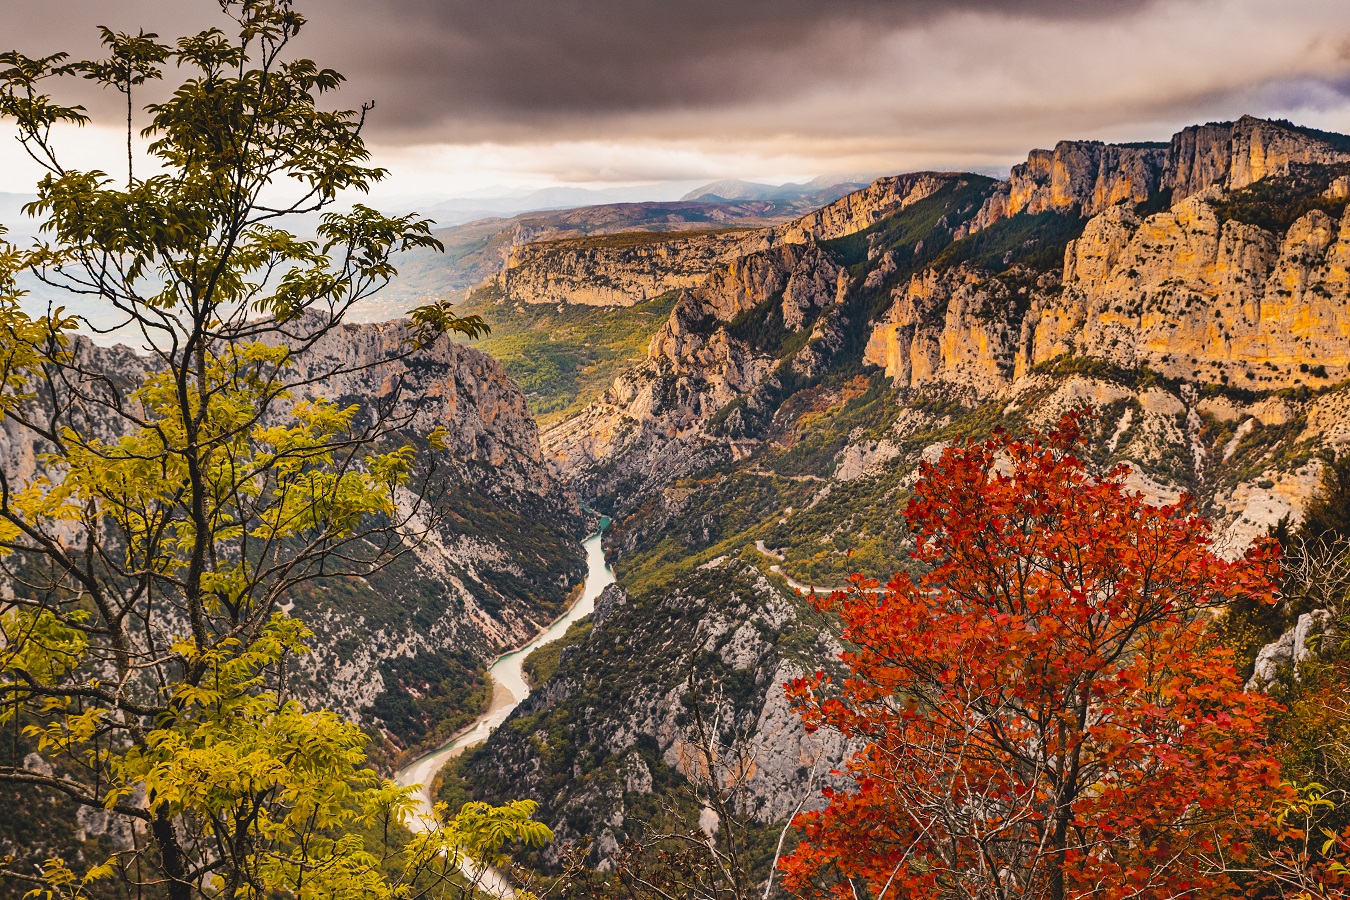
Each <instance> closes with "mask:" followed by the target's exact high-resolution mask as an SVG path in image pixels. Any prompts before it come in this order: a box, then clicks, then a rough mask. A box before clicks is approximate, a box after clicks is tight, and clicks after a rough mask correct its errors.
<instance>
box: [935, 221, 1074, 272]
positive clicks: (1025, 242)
mask: <svg viewBox="0 0 1350 900" xmlns="http://www.w3.org/2000/svg"><path fill="white" fill-rule="evenodd" d="M1086 224H1087V217H1086V216H1083V215H1081V214H1079V213H1078V212H1077V210H1074V211H1072V212H1059V211H1056V210H1047V211H1045V212H1041V213H1035V214H1032V213H1018V214H1017V215H1015V216H1011V217H1009V218H1006V219H1000V220H999V221H997V222H995V223H994V224H993V225H990V226H989V227H988V228H984V229H981V230H980V231H977V232H975V233H974V234H972V235H970V236H969V237H967V238H962V239H961V240H959V241H957V242H956V243H954V244H952V245H951V246H949V247H948V248H947V249H945V250H943V251H942V253H941V254H939V255H938V257H937V259H935V260H934V261H933V267H934V268H936V269H939V270H943V269H949V268H952V267H953V266H956V265H959V264H961V263H969V264H970V265H973V266H975V267H976V268H979V269H983V270H985V271H987V272H995V273H997V272H1003V271H1005V270H1007V269H1008V268H1010V267H1011V266H1014V265H1020V266H1026V267H1028V268H1030V269H1035V270H1039V271H1047V270H1055V269H1060V268H1062V267H1063V265H1064V250H1065V248H1066V247H1067V246H1068V245H1069V241H1072V240H1074V239H1075V238H1077V237H1078V236H1079V235H1080V234H1082V233H1083V226H1085V225H1086Z"/></svg>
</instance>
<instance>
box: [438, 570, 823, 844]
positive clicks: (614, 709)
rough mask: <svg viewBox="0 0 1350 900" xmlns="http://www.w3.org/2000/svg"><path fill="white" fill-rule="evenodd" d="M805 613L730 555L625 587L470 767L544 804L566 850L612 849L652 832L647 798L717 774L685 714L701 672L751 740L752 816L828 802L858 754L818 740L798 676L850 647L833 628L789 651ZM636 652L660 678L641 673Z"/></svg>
mask: <svg viewBox="0 0 1350 900" xmlns="http://www.w3.org/2000/svg"><path fill="white" fill-rule="evenodd" d="M802 610H803V601H802V600H801V598H797V597H794V596H792V594H791V593H790V592H787V591H785V590H784V588H782V587H781V586H775V585H774V584H772V583H770V582H769V581H768V580H767V579H766V578H765V576H764V575H763V574H761V573H760V572H759V571H757V570H756V569H755V568H754V567H752V566H748V565H746V564H744V563H742V562H739V561H737V560H733V559H728V558H725V557H724V558H719V559H715V560H712V561H710V562H708V563H706V564H704V565H703V566H702V567H700V568H699V569H698V570H697V571H696V572H695V573H694V574H693V575H692V576H691V577H689V578H688V579H686V580H684V582H683V583H682V584H681V585H680V586H679V587H677V588H676V589H674V590H672V591H668V592H667V591H661V592H658V593H653V594H649V595H645V596H639V597H628V596H626V595H625V594H623V592H622V591H619V590H618V589H611V590H610V591H608V592H607V593H606V594H605V595H604V596H603V597H601V599H600V601H599V602H598V603H597V605H596V612H595V615H594V617H593V619H592V621H593V622H594V623H595V624H594V628H593V629H592V630H591V632H590V634H589V635H588V637H587V639H586V641H585V642H584V643H582V644H579V645H575V646H570V647H568V648H566V649H565V650H564V651H563V653H562V657H561V659H560V662H559V669H558V673H557V674H556V675H555V676H554V677H553V678H552V679H550V680H549V681H548V682H547V683H546V685H545V686H544V687H543V688H542V689H541V690H539V691H536V692H535V693H533V694H531V695H530V697H529V698H528V699H527V700H526V701H525V702H524V703H523V704H522V705H521V707H520V709H519V710H518V711H517V712H516V713H515V714H514V715H513V717H512V718H511V719H510V720H509V721H508V722H507V723H506V724H505V725H503V726H502V727H501V728H499V729H498V730H497V731H496V732H494V734H493V736H492V738H491V739H490V740H489V742H488V743H487V744H486V745H484V747H483V749H482V750H481V751H479V752H477V753H474V754H473V755H472V756H470V757H469V758H468V759H467V760H466V761H465V766H464V769H466V770H469V771H472V772H473V773H474V778H475V783H476V784H477V785H478V786H479V790H480V791H481V793H482V795H483V796H486V797H489V798H491V799H493V800H504V799H508V798H512V797H518V796H522V795H523V796H529V797H534V798H536V799H538V801H539V802H540V805H541V810H540V815H541V818H543V819H544V821H547V822H549V823H550V825H551V827H552V828H553V829H554V831H555V832H557V834H558V836H559V838H560V840H558V841H555V842H554V845H553V846H554V847H557V846H559V845H561V844H564V843H566V842H567V841H568V840H575V839H576V838H578V837H586V836H589V837H592V838H594V839H595V852H596V854H597V856H600V857H604V856H607V855H608V854H610V853H612V852H613V851H614V850H615V849H617V847H618V845H619V844H620V843H622V842H623V841H624V840H626V839H627V838H628V837H631V836H633V835H634V830H633V827H634V825H638V826H641V824H642V822H643V818H644V816H643V814H642V813H640V812H639V813H638V815H637V817H636V818H637V821H636V822H633V821H630V816H632V815H633V811H634V808H635V807H636V808H637V810H641V809H643V808H644V806H643V804H644V803H645V804H646V808H650V799H649V798H648V797H647V796H646V795H649V794H651V793H653V792H654V791H660V790H662V789H663V788H665V789H668V787H669V785H670V784H671V781H672V777H673V776H674V775H675V774H676V773H678V774H679V775H681V776H684V777H688V778H695V779H697V778H701V777H707V776H706V768H705V764H703V763H702V762H701V760H702V759H703V757H702V756H701V754H700V753H699V752H698V749H697V743H696V741H697V736H696V735H695V734H694V733H693V732H692V729H691V728H690V727H689V726H688V724H687V714H686V713H685V709H686V706H685V704H686V703H687V702H689V701H690V700H691V699H692V698H691V695H690V684H691V677H690V676H691V675H692V676H693V678H692V683H693V684H694V685H696V687H697V690H698V691H699V692H700V695H699V697H698V700H699V702H701V703H702V704H703V705H704V706H705V708H711V707H714V706H715V707H716V709H717V713H716V714H715V715H716V716H717V717H718V719H719V721H720V722H722V723H723V728H722V735H721V737H722V738H723V739H724V740H728V739H729V736H731V735H733V734H734V735H735V739H736V740H739V741H740V742H741V743H740V746H743V747H745V748H748V754H747V764H746V767H745V772H746V780H745V787H746V791H745V795H744V797H743V798H742V809H741V810H740V812H741V813H742V814H743V815H745V816H746V817H747V818H749V819H750V820H752V821H755V822H760V823H765V824H767V823H773V822H778V821H781V820H782V819H784V818H786V817H787V816H789V815H791V813H792V812H793V810H794V809H795V808H796V806H797V804H798V803H799V802H803V801H806V802H805V806H804V808H807V809H811V808H815V807H816V806H818V805H819V804H820V802H821V800H820V798H819V790H820V786H821V784H822V783H824V782H825V781H827V780H828V772H829V770H830V769H832V768H835V767H837V766H838V765H839V764H840V761H841V760H842V759H843V757H844V755H845V753H846V751H847V750H848V749H849V748H848V747H847V745H846V744H845V742H844V741H843V739H842V738H841V737H840V736H839V735H838V734H830V733H825V732H819V733H817V734H814V735H808V734H806V733H805V732H804V731H803V730H802V729H801V728H800V727H799V720H798V718H797V715H796V714H795V713H794V712H792V710H791V709H790V707H789V705H788V702H787V698H786V692H785V690H784V684H785V683H786V682H787V681H789V680H791V679H793V678H797V677H800V676H801V675H803V674H805V673H806V672H807V671H812V670H813V669H814V668H815V667H816V666H817V660H818V659H829V658H831V657H834V656H836V655H837V654H838V652H839V648H838V645H837V644H836V643H835V642H834V641H833V640H832V639H831V638H830V637H829V636H828V635H821V636H820V637H819V638H818V641H817V643H815V644H811V643H809V642H806V647H805V651H806V652H805V653H802V652H797V651H793V652H785V651H783V650H782V649H780V648H779V646H777V645H780V644H782V643H785V642H784V641H783V637H785V636H787V635H790V634H793V633H794V631H795V630H796V629H798V628H799V627H801V621H800V616H801V615H802ZM635 660H640V661H641V665H642V667H643V671H644V673H645V675H646V677H644V678H642V679H633V678H632V677H631V675H630V674H629V668H628V667H630V666H631V665H632V664H633V661H635ZM564 748H565V749H564ZM812 771H814V773H815V777H814V779H813V778H810V777H809V775H808V773H811V772H812ZM581 773H587V775H586V777H578V776H580V775H581ZM718 774H719V775H721V776H723V777H725V775H726V773H725V772H721V773H718ZM546 852H548V853H556V850H550V851H546Z"/></svg>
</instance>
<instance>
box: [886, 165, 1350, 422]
mask: <svg viewBox="0 0 1350 900" xmlns="http://www.w3.org/2000/svg"><path fill="white" fill-rule="evenodd" d="M1225 196H1226V195H1224V194H1223V193H1221V192H1217V191H1216V190H1213V189H1212V190H1211V191H1210V192H1208V193H1206V194H1202V195H1199V196H1196V197H1192V198H1190V199H1188V200H1184V201H1182V202H1180V203H1178V204H1177V205H1176V206H1174V207H1173V208H1172V209H1171V210H1168V211H1166V212H1161V213H1157V214H1155V215H1152V216H1149V217H1147V218H1145V219H1141V218H1140V217H1139V216H1138V215H1136V214H1135V213H1134V211H1133V209H1132V207H1131V206H1130V205H1128V204H1121V205H1116V206H1112V207H1109V208H1108V209H1106V210H1105V211H1103V212H1102V213H1100V214H1098V215H1097V216H1095V217H1093V218H1092V219H1091V220H1090V221H1089V222H1088V223H1087V225H1086V227H1085V228H1084V230H1083V233H1082V235H1081V236H1080V237H1079V238H1078V239H1077V240H1075V241H1073V242H1071V243H1070V245H1069V248H1068V251H1067V252H1066V254H1065V261H1064V269H1063V272H1062V276H1061V277H1060V278H1058V279H1055V278H1048V277H1039V278H1038V279H1037V280H1035V281H1034V282H1033V283H1031V284H1030V285H1028V283H1026V281H1025V280H1023V281H1022V282H1021V283H1019V284H1016V285H1015V286H1012V287H1010V284H1011V283H1013V282H1015V281H1016V279H1015V278H1006V277H1005V278H990V277H988V276H987V275H981V274H980V273H977V272H973V271H970V270H965V269H954V270H949V271H946V272H940V273H939V272H935V271H933V270H929V271H926V272H923V273H919V274H916V275H915V276H914V277H913V278H912V279H911V280H910V282H909V283H908V284H907V285H906V286H904V287H903V288H898V289H897V290H896V291H895V299H894V302H893V305H892V306H891V308H890V310H889V312H888V313H887V314H886V315H885V316H883V317H882V318H881V319H880V320H879V321H878V322H877V324H876V327H875V328H874V329H873V331H872V334H871V336H870V338H869V341H868V346H867V351H866V358H867V360H868V361H869V362H871V363H872V364H874V365H877V366H881V367H883V368H885V370H886V372H887V374H888V375H890V376H891V377H892V378H894V379H895V380H896V381H897V383H900V384H903V385H908V386H911V387H912V386H917V385H920V384H923V383H926V382H930V381H933V380H935V379H940V380H947V381H951V382H954V383H958V384H964V385H967V386H969V387H970V388H971V389H972V390H973V391H975V392H976V393H977V394H979V395H982V396H987V395H988V394H991V393H993V392H995V391H997V390H999V389H1001V388H1002V387H1003V386H1006V385H1007V384H1009V383H1011V381H1012V380H1013V379H1015V378H1017V377H1020V376H1022V375H1024V374H1026V373H1027V372H1028V371H1029V370H1030V368H1031V367H1032V366H1034V365H1037V364H1039V363H1044V362H1047V361H1049V360H1052V359H1055V358H1056V357H1059V356H1063V355H1066V354H1075V355H1082V356H1090V357H1095V358H1099V359H1103V360H1108V361H1110V362H1112V363H1114V364H1117V365H1121V366H1125V367H1134V366H1141V365H1142V366H1147V367H1149V368H1150V369H1153V370H1154V371H1157V372H1160V373H1162V374H1164V375H1167V376H1170V377H1174V378H1183V379H1188V380H1192V379H1193V380H1203V381H1224V382H1227V383H1232V384H1236V385H1241V386H1243V387H1250V388H1259V389H1267V390H1268V389H1276V388H1284V387H1290V386H1293V385H1295V384H1312V385H1317V384H1330V383H1334V382H1336V381H1339V380H1341V379H1343V378H1345V377H1346V376H1347V374H1350V215H1345V214H1342V215H1340V216H1338V217H1335V218H1333V217H1332V216H1330V215H1328V214H1327V213H1326V212H1324V211H1323V210H1321V209H1313V210H1312V211H1310V212H1308V213H1307V214H1306V215H1304V216H1302V217H1300V218H1299V219H1297V220H1296V221H1295V222H1294V223H1293V224H1292V225H1291V226H1290V227H1289V228H1288V230H1287V231H1285V232H1284V233H1283V234H1272V233H1270V232H1267V231H1265V230H1263V229H1262V228H1260V227H1258V226H1256V225H1250V224H1244V223H1242V222H1238V221H1234V220H1231V219H1230V220H1227V221H1224V220H1221V219H1220V217H1219V211H1218V209H1217V207H1218V205H1219V204H1220V202H1221V201H1222V200H1223V199H1224V197H1225ZM1012 274H1014V275H1015V274H1016V273H1012Z"/></svg>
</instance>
